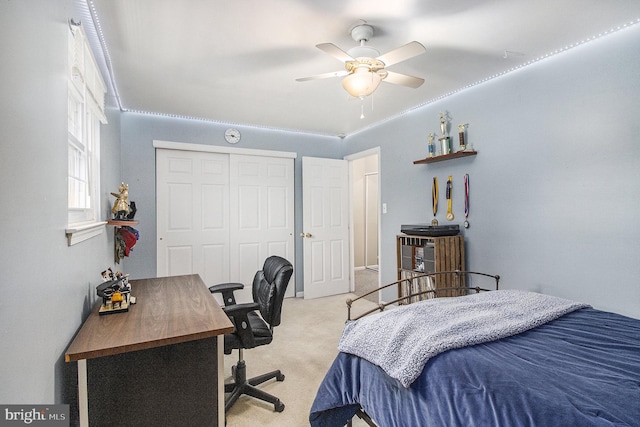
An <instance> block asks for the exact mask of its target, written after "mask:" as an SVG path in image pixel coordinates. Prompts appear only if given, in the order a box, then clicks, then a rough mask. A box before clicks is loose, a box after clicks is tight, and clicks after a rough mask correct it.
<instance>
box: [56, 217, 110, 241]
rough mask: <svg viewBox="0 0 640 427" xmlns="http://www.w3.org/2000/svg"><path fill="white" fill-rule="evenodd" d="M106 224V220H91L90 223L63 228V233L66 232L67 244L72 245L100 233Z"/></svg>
mask: <svg viewBox="0 0 640 427" xmlns="http://www.w3.org/2000/svg"><path fill="white" fill-rule="evenodd" d="M106 224H107V221H99V222H92V223H90V224H83V225H78V226H75V227H73V228H67V229H66V230H65V233H66V234H67V245H68V246H73V245H75V244H77V243H81V242H84V241H85V240H89V239H90V238H92V237H95V236H97V235H99V234H102V232H103V231H104V229H105V225H106Z"/></svg>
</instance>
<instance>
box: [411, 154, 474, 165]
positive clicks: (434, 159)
mask: <svg viewBox="0 0 640 427" xmlns="http://www.w3.org/2000/svg"><path fill="white" fill-rule="evenodd" d="M476 154H478V152H477V151H457V152H455V153H451V154H443V155H441V156H435V157H427V158H426V159H420V160H416V161H414V162H413V164H414V165H420V164H424V163H435V162H441V161H443V160H451V159H457V158H459V157H467V156H475V155H476Z"/></svg>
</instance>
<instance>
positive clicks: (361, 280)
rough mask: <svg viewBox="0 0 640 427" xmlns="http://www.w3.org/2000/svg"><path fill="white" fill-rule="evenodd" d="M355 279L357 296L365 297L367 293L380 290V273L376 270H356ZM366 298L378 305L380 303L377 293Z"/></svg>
mask: <svg viewBox="0 0 640 427" xmlns="http://www.w3.org/2000/svg"><path fill="white" fill-rule="evenodd" d="M354 279H355V280H354V283H355V286H354V287H355V291H354V294H356V295H364V294H365V293H367V292H370V291H373V290H375V289H378V287H379V279H378V271H376V270H371V269H368V268H361V269H358V270H355V277H354ZM364 298H365V299H368V300H369V301H372V302H374V303H376V304H377V303H378V293H377V292H376V293H374V294H371V295H367V296H366V297H364Z"/></svg>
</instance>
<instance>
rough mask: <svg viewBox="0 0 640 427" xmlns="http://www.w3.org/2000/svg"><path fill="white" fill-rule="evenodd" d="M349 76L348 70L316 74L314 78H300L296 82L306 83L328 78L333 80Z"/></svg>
mask: <svg viewBox="0 0 640 427" xmlns="http://www.w3.org/2000/svg"><path fill="white" fill-rule="evenodd" d="M347 74H349V72H348V71H347V70H342V71H333V72H331V73H324V74H316V75H314V76H309V77H300V78H299V79H296V81H299V82H306V81H308V80H320V79H328V78H331V77H340V76H346V75H347Z"/></svg>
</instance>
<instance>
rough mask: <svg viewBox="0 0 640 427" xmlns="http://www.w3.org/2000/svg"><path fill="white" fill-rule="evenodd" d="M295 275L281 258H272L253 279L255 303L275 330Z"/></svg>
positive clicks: (289, 264)
mask: <svg viewBox="0 0 640 427" xmlns="http://www.w3.org/2000/svg"><path fill="white" fill-rule="evenodd" d="M292 274H293V266H292V265H291V263H290V262H289V261H287V260H286V259H284V258H281V257H279V256H275V255H274V256H270V257H269V258H267V259H266V260H265V262H264V266H263V267H262V270H259V271H258V272H257V273H256V275H255V277H254V278H253V289H252V292H253V301H255V302H257V303H258V304H259V305H260V314H261V315H262V318H263V319H264V321H265V322H267V323H268V324H269V326H271V328H273V327H274V326H278V325H279V324H280V314H281V312H282V301H283V300H284V293H285V291H286V290H287V286H288V285H289V280H290V279H291V275H292Z"/></svg>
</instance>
